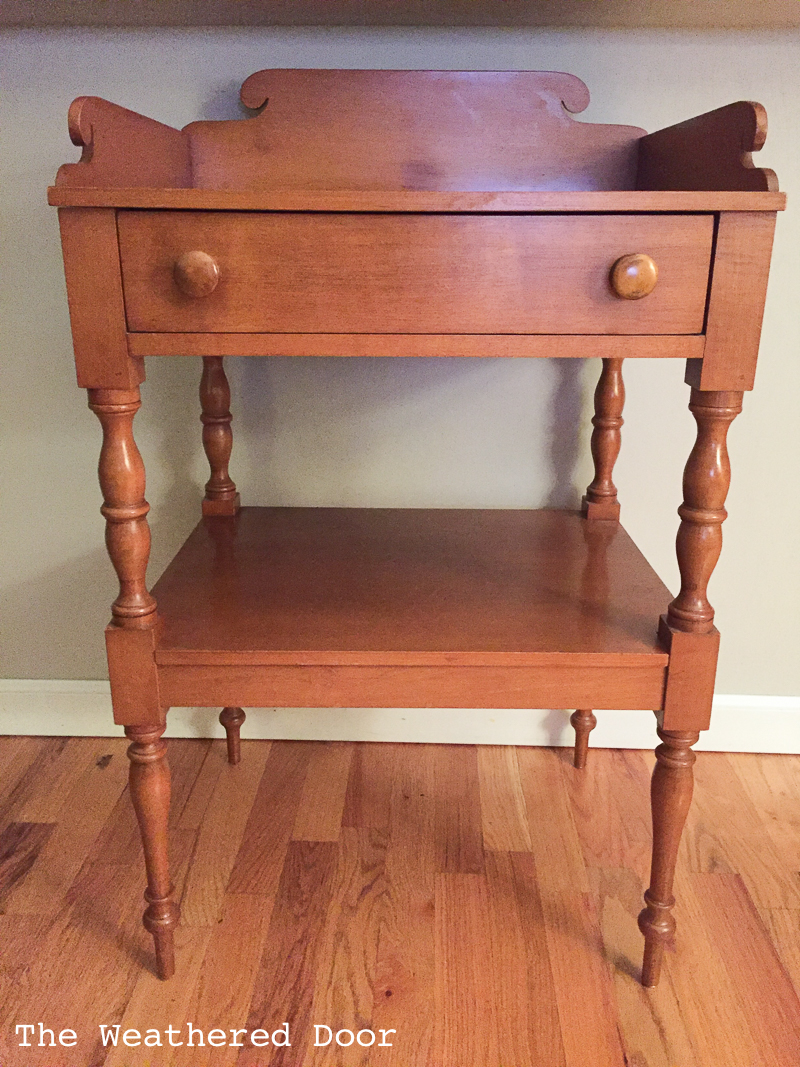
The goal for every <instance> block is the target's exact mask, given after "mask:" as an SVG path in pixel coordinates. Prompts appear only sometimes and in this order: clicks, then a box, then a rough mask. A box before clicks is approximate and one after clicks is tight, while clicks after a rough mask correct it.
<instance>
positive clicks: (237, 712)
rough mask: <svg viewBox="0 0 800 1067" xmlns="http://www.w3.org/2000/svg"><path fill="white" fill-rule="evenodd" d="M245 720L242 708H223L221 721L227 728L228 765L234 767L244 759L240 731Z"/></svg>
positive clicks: (220, 715) (220, 716)
mask: <svg viewBox="0 0 800 1067" xmlns="http://www.w3.org/2000/svg"><path fill="white" fill-rule="evenodd" d="M244 720H245V714H244V712H243V711H242V709H241V708H223V709H222V711H221V712H220V714H219V721H220V722H221V723H222V725H223V726H224V727H225V736H226V738H227V741H228V763H232V764H233V765H234V766H235V765H236V764H237V763H238V762H239V760H240V759H241V758H242V743H241V738H240V736H239V731H240V730H241V728H242V723H243V722H244Z"/></svg>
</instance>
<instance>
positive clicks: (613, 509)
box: [583, 359, 625, 519]
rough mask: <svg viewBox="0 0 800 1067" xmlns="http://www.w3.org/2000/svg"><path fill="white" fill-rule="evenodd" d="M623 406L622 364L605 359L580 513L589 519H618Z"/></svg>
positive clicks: (595, 405)
mask: <svg viewBox="0 0 800 1067" xmlns="http://www.w3.org/2000/svg"><path fill="white" fill-rule="evenodd" d="M624 406H625V383H624V382H623V380H622V360H621V359H604V360H603V370H602V371H601V373H600V379H599V381H598V383H597V388H596V389H595V392H594V411H595V414H594V418H593V419H592V426H593V427H594V429H593V430H592V446H591V447H592V458H593V459H594V480H593V481H592V482H591V484H590V485H589V487H588V488H587V490H586V496H585V497H584V498H583V510H584V513H585V515H586V517H587V518H589V519H619V502H618V500H617V487H616V486H615V485H614V481H613V474H614V464H615V463H616V462H617V457H618V456H619V450H620V446H621V443H622V434H621V433H620V431H621V429H622V424H623V421H624V420H623V418H622V409H623V408H624Z"/></svg>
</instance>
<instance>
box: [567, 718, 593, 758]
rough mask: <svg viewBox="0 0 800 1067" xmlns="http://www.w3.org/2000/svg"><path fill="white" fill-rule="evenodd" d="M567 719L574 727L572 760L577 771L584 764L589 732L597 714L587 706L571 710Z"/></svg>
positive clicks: (587, 750)
mask: <svg viewBox="0 0 800 1067" xmlns="http://www.w3.org/2000/svg"><path fill="white" fill-rule="evenodd" d="M569 721H570V722H571V723H572V725H573V727H574V728H575V753H574V756H573V762H574V764H575V766H576V768H577V769H578V770H579V771H582V770H583V768H584V767H585V766H586V756H587V753H588V752H589V734H590V733H591V732H592V730H594V728H595V726H597V716H596V715H595V714H594V713H593V712H592V711H591V710H590V709H588V708H585V709H582V708H579V709H578V710H577V711H573V713H572V715H570V719H569Z"/></svg>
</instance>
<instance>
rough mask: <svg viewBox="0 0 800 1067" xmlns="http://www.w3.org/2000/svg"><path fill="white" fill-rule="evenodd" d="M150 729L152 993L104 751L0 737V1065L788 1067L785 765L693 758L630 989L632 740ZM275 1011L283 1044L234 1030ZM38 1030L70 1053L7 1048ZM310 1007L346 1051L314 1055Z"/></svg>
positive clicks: (125, 817) (797, 1020)
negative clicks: (125, 1035) (155, 913)
mask: <svg viewBox="0 0 800 1067" xmlns="http://www.w3.org/2000/svg"><path fill="white" fill-rule="evenodd" d="M169 744H170V761H171V765H172V771H173V806H172V812H171V818H172V850H173V870H174V878H175V883H176V887H177V893H178V896H179V897H180V899H181V902H182V908H183V920H182V924H181V927H180V930H179V934H178V939H177V951H178V974H177V976H176V978H175V979H174V980H173V981H171V982H169V983H161V982H159V981H158V980H157V979H156V978H155V977H154V975H153V973H152V966H153V961H152V946H151V942H150V938H149V936H148V935H146V934H145V932H144V930H143V929H142V927H141V925H140V919H141V911H142V907H143V905H142V898H141V893H142V887H143V881H144V879H143V873H142V859H141V849H140V845H139V840H138V833H137V830H136V825H135V820H134V818H133V815H132V812H131V808H130V803H129V798H128V795H127V785H126V776H127V766H126V764H127V760H126V758H125V744H124V742H122V741H117V740H108V739H92V738H78V739H70V740H65V739H46V738H13V737H5V738H0V1063H2V1065H3V1067H339V1065H341V1067H797V1065H798V1064H800V1000H799V999H798V993H800V757H793V756H751V755H724V754H714V753H701V754H700V755H699V756H698V760H697V765H696V771H697V775H696V779H697V785H696V790H695V803H694V805H693V808H692V812H691V814H690V817H689V823H688V826H687V831H686V834H685V837H684V842H683V845H682V849H681V856H680V867H679V872H678V878H677V884H676V896H677V898H678V905H677V908H676V917H677V920H678V936H677V941H676V945H675V947H674V949H673V950H672V951H670V952H669V953H668V955H667V961H666V966H665V973H664V976H663V978H662V982H661V985H660V986H659V987H658V988H657V989H656V990H650V991H647V990H644V989H642V988H641V986H640V985H639V984H638V981H637V979H638V974H639V967H640V964H641V951H642V939H641V937H640V935H639V932H638V930H637V927H636V915H637V913H638V911H639V909H640V907H641V896H642V888H643V882H644V881H645V880H646V878H647V873H648V864H649V849H650V822H649V774H650V770H651V768H652V763H653V758H652V755H651V754H650V753H641V752H613V751H603V750H592V751H591V752H590V759H589V764H588V766H587V769H586V770H585V771H584V772H577V771H575V770H574V769H573V768H572V766H571V763H570V761H569V756H570V753H569V751H568V750H566V749H561V750H556V749H541V748H520V749H515V748H480V749H476V748H474V747H471V746H466V745H465V746H434V745H394V744H350V743H343V742H339V743H331V744H325V743H319V742H278V741H276V742H271V743H270V742H266V741H254V742H243V746H242V748H243V752H242V763H241V765H240V766H239V767H229V766H228V765H227V763H226V761H225V746H224V743H222V742H209V741H188V740H176V741H171V742H170V743H169ZM285 1021H288V1022H289V1032H290V1040H291V1045H290V1046H288V1047H285V1046H279V1047H276V1046H274V1045H273V1044H272V1043H270V1044H269V1045H268V1046H260V1047H255V1046H254V1045H253V1044H252V1043H251V1042H250V1039H249V1032H251V1031H253V1030H257V1029H264V1030H267V1031H268V1032H269V1033H272V1032H273V1031H275V1030H277V1028H278V1027H279V1026H280V1025H281V1024H283V1023H284V1022H285ZM40 1022H41V1023H42V1024H43V1025H44V1026H45V1027H47V1028H48V1029H50V1030H53V1031H54V1032H55V1035H56V1036H57V1035H58V1034H59V1033H60V1032H61V1031H62V1030H64V1029H70V1030H74V1031H75V1032H76V1034H77V1036H78V1043H77V1045H75V1046H74V1047H58V1046H56V1047H49V1037H46V1041H47V1042H48V1045H47V1046H46V1047H42V1048H40V1047H38V1045H37V1044H36V1042H37V1041H38V1030H37V1031H36V1032H35V1034H34V1038H33V1041H34V1044H33V1046H32V1047H27V1048H20V1047H19V1045H18V1044H17V1042H18V1040H19V1038H17V1037H15V1027H16V1026H18V1025H29V1024H37V1025H38V1024H39V1023H40ZM100 1024H103V1025H106V1026H112V1027H113V1026H116V1025H118V1024H119V1025H120V1026H121V1028H122V1031H127V1030H139V1031H140V1032H141V1034H142V1037H143V1038H144V1037H145V1036H146V1032H147V1031H148V1030H149V1031H151V1044H150V1046H148V1047H145V1046H144V1045H141V1046H139V1047H131V1046H123V1044H122V1040H121V1038H120V1039H119V1043H118V1045H117V1047H106V1046H104V1044H103V1041H102V1039H101V1035H100V1031H99V1025H100ZM188 1024H192V1026H194V1027H195V1028H196V1030H201V1031H203V1033H204V1035H205V1037H206V1040H205V1041H204V1043H203V1044H202V1045H200V1043H199V1038H198V1037H197V1035H196V1033H195V1037H194V1039H193V1044H192V1046H189V1044H188V1038H187V1035H188V1033H189V1031H188V1029H187V1025H188ZM315 1024H320V1025H322V1024H324V1025H327V1026H329V1027H331V1031H333V1032H334V1033H335V1032H336V1031H344V1030H350V1031H352V1032H353V1033H354V1034H357V1033H360V1034H361V1035H362V1041H363V1042H364V1044H363V1045H360V1044H358V1042H353V1044H352V1045H351V1046H350V1047H340V1046H338V1045H337V1044H336V1042H335V1040H333V1041H332V1042H331V1043H330V1044H327V1045H321V1046H315V1045H314V1037H315V1030H314V1025H315ZM169 1026H172V1027H173V1028H174V1031H173V1034H174V1037H173V1040H174V1041H175V1045H176V1047H170V1046H169V1040H168V1036H167V1033H166V1028H167V1027H169ZM212 1029H215V1030H222V1031H225V1032H226V1033H225V1035H223V1036H224V1037H225V1040H226V1043H225V1044H224V1045H214V1044H212V1043H210V1042H209V1041H208V1040H207V1038H208V1032H209V1031H210V1030H212ZM234 1030H238V1031H242V1030H247V1031H248V1035H246V1036H245V1035H242V1034H241V1033H240V1034H239V1036H237V1037H236V1038H232V1037H231V1032H232V1031H234ZM381 1030H386V1031H389V1036H388V1038H387V1039H386V1040H387V1042H388V1041H391V1045H389V1044H388V1043H387V1044H384V1045H383V1046H380V1045H379V1044H378V1042H380V1040H381V1037H380V1032H381ZM155 1031H157V1032H158V1040H160V1041H161V1045H160V1046H158V1045H156V1044H155V1041H156V1038H155V1037H153V1036H152V1034H153V1033H154V1032H155ZM365 1031H373V1032H374V1033H376V1034H377V1035H378V1036H377V1040H376V1043H375V1044H374V1045H372V1046H371V1047H365V1045H366V1043H367V1042H368V1041H369V1037H368V1035H367V1034H366V1033H365ZM321 1033H322V1035H324V1036H327V1033H328V1032H327V1031H325V1030H322V1031H321ZM233 1040H236V1041H237V1042H240V1043H241V1042H243V1044H241V1045H236V1046H233V1045H232V1044H231V1043H230V1042H231V1041H233ZM343 1040H348V1035H347V1034H344V1035H343ZM178 1041H183V1044H182V1045H180V1046H178V1045H177V1042H178Z"/></svg>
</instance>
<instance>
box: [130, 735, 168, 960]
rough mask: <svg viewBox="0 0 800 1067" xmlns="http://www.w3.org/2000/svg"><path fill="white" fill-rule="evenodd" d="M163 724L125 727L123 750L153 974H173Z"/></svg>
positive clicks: (165, 755) (165, 754)
mask: <svg viewBox="0 0 800 1067" xmlns="http://www.w3.org/2000/svg"><path fill="white" fill-rule="evenodd" d="M164 729H165V727H164V726H160V727H156V728H153V727H149V726H145V727H137V726H126V728H125V733H126V735H127V736H128V737H129V738H130V740H131V745H130V747H129V748H128V759H129V760H130V762H131V768H130V790H131V799H132V801H133V807H134V810H135V811H136V818H137V819H138V821H139V828H140V830H141V832H142V844H143V845H144V862H145V867H146V869H147V889H146V890H145V900H146V901H147V908H146V910H145V913H144V925H145V928H146V929H147V930H149V931H150V933H151V934H152V935H153V940H154V942H155V947H156V967H157V970H158V976H159V978H171V977H172V975H173V974H174V973H175V946H174V936H173V931H174V929H175V927H176V925H177V923H178V918H179V916H180V910H179V908H178V905H177V904H176V903H175V902H174V900H172V890H173V886H172V882H171V881H170V874H169V833H168V827H169V801H170V774H169V763H168V762H167V743H166V741H164V740H163V738H162V736H161V735H162V734H163V733H164Z"/></svg>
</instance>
